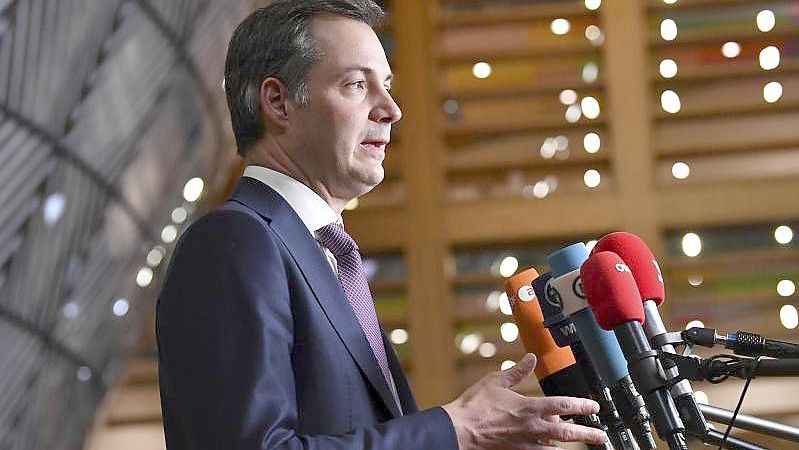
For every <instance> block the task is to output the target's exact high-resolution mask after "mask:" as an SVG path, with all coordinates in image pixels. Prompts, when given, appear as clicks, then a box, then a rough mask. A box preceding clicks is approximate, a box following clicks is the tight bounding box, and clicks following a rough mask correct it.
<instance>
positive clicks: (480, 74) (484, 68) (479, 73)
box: [472, 61, 491, 79]
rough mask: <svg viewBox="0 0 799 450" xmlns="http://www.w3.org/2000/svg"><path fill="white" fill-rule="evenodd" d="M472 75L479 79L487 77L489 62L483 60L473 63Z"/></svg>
mask: <svg viewBox="0 0 799 450" xmlns="http://www.w3.org/2000/svg"><path fill="white" fill-rule="evenodd" d="M472 75H474V77H475V78H479V79H484V78H488V77H489V75H491V64H488V63H487V62H485V61H480V62H477V63H475V64H474V65H473V66H472Z"/></svg>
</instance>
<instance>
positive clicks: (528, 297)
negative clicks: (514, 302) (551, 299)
mask: <svg viewBox="0 0 799 450" xmlns="http://www.w3.org/2000/svg"><path fill="white" fill-rule="evenodd" d="M516 295H517V296H518V297H519V300H521V301H523V302H525V303H527V302H529V301H532V300H535V291H534V290H533V287H532V286H530V285H529V284H525V285H524V286H522V287H520V288H519V291H518V292H517V293H516Z"/></svg>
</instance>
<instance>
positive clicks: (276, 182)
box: [244, 166, 344, 274]
mask: <svg viewBox="0 0 799 450" xmlns="http://www.w3.org/2000/svg"><path fill="white" fill-rule="evenodd" d="M244 176H245V177H250V178H254V179H256V180H258V181H260V182H261V183H263V184H265V185H267V186H269V187H270V188H272V189H274V190H275V192H277V193H278V194H279V195H280V196H281V197H283V199H284V200H286V202H287V203H288V204H289V206H291V209H293V210H294V212H296V213H297V215H298V216H300V220H302V223H304V224H305V226H306V227H307V228H308V232H309V233H311V236H313V237H314V239H316V243H317V245H319V248H320V249H321V250H322V251H323V252H324V253H325V256H326V257H327V262H328V264H330V267H331V268H332V269H333V272H334V273H336V274H338V266H337V264H336V257H335V256H333V253H331V252H330V250H328V249H326V248H325V247H324V246H322V244H319V236H318V235H317V230H319V229H320V228H322V227H323V226H325V225H328V224H331V223H337V224H339V225H341V226H344V220H343V219H342V217H341V216H340V215H339V214H336V212H335V211H333V208H331V207H330V205H329V204H328V203H327V202H326V201H325V200H324V199H323V198H322V197H320V196H319V194H317V193H316V192H314V191H312V190H311V188H309V187H308V186H306V185H304V184H302V183H300V182H299V181H297V180H295V179H294V178H291V177H290V176H288V175H285V174H282V173H280V172H278V171H276V170H272V169H269V168H266V167H261V166H247V168H246V169H244Z"/></svg>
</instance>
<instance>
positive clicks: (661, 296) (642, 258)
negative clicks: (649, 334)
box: [591, 231, 666, 306]
mask: <svg viewBox="0 0 799 450" xmlns="http://www.w3.org/2000/svg"><path fill="white" fill-rule="evenodd" d="M599 252H613V253H615V254H617V255H619V257H620V258H621V259H622V260H623V261H624V263H625V264H627V266H628V267H629V268H630V270H631V271H632V273H633V277H634V278H635V284H636V285H638V292H640V294H641V298H642V299H644V300H652V301H654V302H655V303H656V304H657V305H658V306H660V304H661V303H663V300H665V299H666V289H665V287H664V285H663V273H662V272H661V271H660V265H659V264H658V263H657V259H655V255H654V254H653V253H652V250H651V249H650V248H649V246H648V245H646V242H644V240H643V239H641V238H640V237H638V236H636V235H634V234H632V233H628V232H626V231H617V232H614V233H610V234H606V235H605V236H603V237H602V239H600V240H599V241H597V243H596V246H594V249H593V250H592V251H591V253H592V254H595V253H599Z"/></svg>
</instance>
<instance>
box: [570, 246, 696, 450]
mask: <svg viewBox="0 0 799 450" xmlns="http://www.w3.org/2000/svg"><path fill="white" fill-rule="evenodd" d="M580 273H581V274H582V277H583V280H584V282H583V288H584V289H585V293H586V297H587V298H588V303H589V304H590V305H591V309H593V310H594V314H595V315H596V319H597V321H598V322H599V324H600V325H601V326H602V328H604V329H606V330H611V329H612V330H613V333H614V334H615V335H616V339H617V340H618V341H619V344H620V345H621V348H622V349H623V351H624V356H625V357H626V359H627V363H628V367H629V369H630V374H631V376H632V378H633V380H634V381H635V384H636V386H638V388H639V389H641V391H642V392H643V395H644V399H645V400H646V404H647V406H648V407H649V410H650V411H651V412H652V415H653V416H654V421H655V429H656V430H657V432H658V434H659V435H660V437H661V439H663V440H664V441H666V443H667V444H668V446H669V448H670V449H672V450H688V443H687V442H686V440H685V435H684V431H685V425H683V422H682V419H680V415H679V413H678V412H677V406H676V405H675V404H674V400H672V398H671V395H670V394H669V391H668V388H667V385H666V381H667V380H666V373H665V371H664V370H663V366H662V365H661V364H660V361H659V360H658V358H657V351H654V350H652V347H651V346H650V345H649V341H648V340H647V338H646V334H645V333H644V329H643V327H642V326H641V324H642V323H643V322H644V308H643V305H642V304H641V294H640V293H639V292H638V287H637V286H636V284H635V279H634V278H633V275H632V272H631V271H630V268H629V267H628V266H627V265H626V264H624V261H622V259H621V258H620V257H619V255H617V254H615V253H613V252H598V253H595V254H594V255H592V256H591V257H590V258H588V260H587V261H586V262H585V263H584V264H583V267H582V268H581V269H580Z"/></svg>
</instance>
